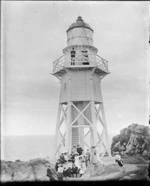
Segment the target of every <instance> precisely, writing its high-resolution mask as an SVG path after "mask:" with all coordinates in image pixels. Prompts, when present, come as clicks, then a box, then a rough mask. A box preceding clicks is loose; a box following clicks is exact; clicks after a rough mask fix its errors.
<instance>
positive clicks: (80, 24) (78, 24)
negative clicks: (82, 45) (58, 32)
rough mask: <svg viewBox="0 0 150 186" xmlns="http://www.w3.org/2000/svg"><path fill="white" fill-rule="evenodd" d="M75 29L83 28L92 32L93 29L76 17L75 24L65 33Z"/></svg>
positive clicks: (79, 17)
mask: <svg viewBox="0 0 150 186" xmlns="http://www.w3.org/2000/svg"><path fill="white" fill-rule="evenodd" d="M76 27H84V28H89V29H90V30H91V31H93V29H92V28H91V27H90V25H89V24H87V23H85V22H84V21H83V19H82V17H81V16H78V18H77V20H76V22H75V23H72V24H71V26H70V27H69V28H68V30H67V32H68V31H69V30H71V29H73V28H76Z"/></svg>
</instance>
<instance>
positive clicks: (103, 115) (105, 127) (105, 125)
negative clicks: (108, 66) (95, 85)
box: [100, 86, 111, 157]
mask: <svg viewBox="0 0 150 186" xmlns="http://www.w3.org/2000/svg"><path fill="white" fill-rule="evenodd" d="M100 92H101V86H100ZM101 98H102V103H101V112H102V120H103V123H104V126H103V127H104V135H105V142H106V147H107V153H108V156H109V157H111V152H110V144H109V136H108V130H107V123H106V117H105V110H104V104H103V97H102V92H101Z"/></svg>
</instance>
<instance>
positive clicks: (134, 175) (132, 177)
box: [129, 174, 137, 179]
mask: <svg viewBox="0 0 150 186" xmlns="http://www.w3.org/2000/svg"><path fill="white" fill-rule="evenodd" d="M129 176H130V178H131V179H135V178H136V177H137V175H136V174H130V175H129Z"/></svg>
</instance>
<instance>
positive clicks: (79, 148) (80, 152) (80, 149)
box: [77, 145, 83, 156]
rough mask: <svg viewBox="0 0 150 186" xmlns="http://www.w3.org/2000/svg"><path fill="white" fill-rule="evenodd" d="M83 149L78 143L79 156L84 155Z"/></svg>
mask: <svg viewBox="0 0 150 186" xmlns="http://www.w3.org/2000/svg"><path fill="white" fill-rule="evenodd" d="M82 152H83V149H82V147H80V145H77V153H78V154H79V156H81V155H82Z"/></svg>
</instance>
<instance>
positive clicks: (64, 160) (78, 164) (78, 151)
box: [55, 145, 91, 178]
mask: <svg viewBox="0 0 150 186" xmlns="http://www.w3.org/2000/svg"><path fill="white" fill-rule="evenodd" d="M90 158H91V153H90V150H89V149H87V151H86V153H84V151H83V149H82V147H80V145H77V146H74V147H73V148H72V151H71V154H70V155H69V156H68V155H67V152H64V153H61V154H60V156H59V159H58V160H57V162H56V165H55V169H56V171H57V172H58V173H59V174H62V176H63V177H64V178H66V177H81V176H82V175H83V174H84V172H85V170H86V167H87V166H88V165H89V163H90Z"/></svg>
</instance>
